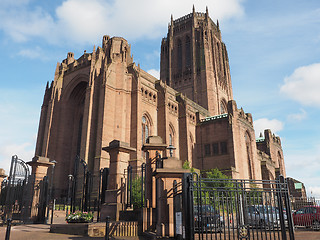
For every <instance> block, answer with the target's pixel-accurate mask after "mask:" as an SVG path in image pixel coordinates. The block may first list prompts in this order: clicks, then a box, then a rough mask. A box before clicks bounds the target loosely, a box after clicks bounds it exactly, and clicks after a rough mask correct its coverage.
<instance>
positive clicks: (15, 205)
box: [1, 155, 30, 220]
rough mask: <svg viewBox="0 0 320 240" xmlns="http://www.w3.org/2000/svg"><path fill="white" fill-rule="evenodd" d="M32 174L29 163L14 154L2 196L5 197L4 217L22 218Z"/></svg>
mask: <svg viewBox="0 0 320 240" xmlns="http://www.w3.org/2000/svg"><path fill="white" fill-rule="evenodd" d="M29 176H30V171H29V167H28V166H27V164H26V163H25V162H24V161H23V160H21V159H19V158H18V156H17V155H14V156H12V160H11V166H10V173H9V176H8V179H7V181H6V182H5V184H4V186H3V188H2V191H1V198H2V199H5V214H4V217H6V218H12V219H15V220H21V219H22V217H21V213H22V210H23V208H24V207H25V206H23V196H24V195H25V193H26V190H27V187H26V186H27V184H28V180H29Z"/></svg>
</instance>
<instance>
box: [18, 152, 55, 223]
mask: <svg viewBox="0 0 320 240" xmlns="http://www.w3.org/2000/svg"><path fill="white" fill-rule="evenodd" d="M27 164H28V165H30V166H31V168H32V171H31V179H29V181H30V182H29V188H28V191H27V196H26V197H25V200H26V202H28V203H27V204H24V205H25V206H27V209H25V210H24V212H23V218H25V219H30V220H31V221H32V222H38V221H41V220H42V219H40V218H41V216H39V206H40V202H39V200H40V194H41V192H40V191H41V188H40V183H41V181H42V180H43V178H44V177H45V176H46V175H47V171H48V168H49V167H50V166H52V165H53V163H52V162H50V161H49V158H46V157H40V156H35V157H34V158H33V159H32V161H31V162H27Z"/></svg>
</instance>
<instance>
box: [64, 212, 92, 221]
mask: <svg viewBox="0 0 320 240" xmlns="http://www.w3.org/2000/svg"><path fill="white" fill-rule="evenodd" d="M66 221H67V222H68V223H86V222H92V221H93V214H92V213H90V212H75V213H70V214H69V215H68V216H67V217H66Z"/></svg>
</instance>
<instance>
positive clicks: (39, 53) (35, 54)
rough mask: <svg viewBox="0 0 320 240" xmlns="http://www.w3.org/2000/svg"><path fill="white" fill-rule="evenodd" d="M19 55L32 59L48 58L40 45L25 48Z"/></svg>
mask: <svg viewBox="0 0 320 240" xmlns="http://www.w3.org/2000/svg"><path fill="white" fill-rule="evenodd" d="M18 55H19V56H22V57H26V58H30V59H39V58H40V59H43V60H45V59H48V58H47V56H46V54H45V53H44V52H43V50H42V49H41V48H40V47H35V48H32V49H31V48H24V49H22V50H20V51H19V52H18Z"/></svg>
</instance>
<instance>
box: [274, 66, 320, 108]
mask: <svg viewBox="0 0 320 240" xmlns="http://www.w3.org/2000/svg"><path fill="white" fill-rule="evenodd" d="M280 92H281V93H284V94H286V95H287V96H288V97H289V98H291V99H293V100H295V101H297V102H299V103H301V104H303V105H310V106H318V107H320V94H319V92H320V63H315V64H312V65H308V66H303V67H299V68H297V69H295V70H294V72H293V73H292V74H291V75H290V76H288V77H286V78H285V79H284V85H282V86H281V88H280Z"/></svg>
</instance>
